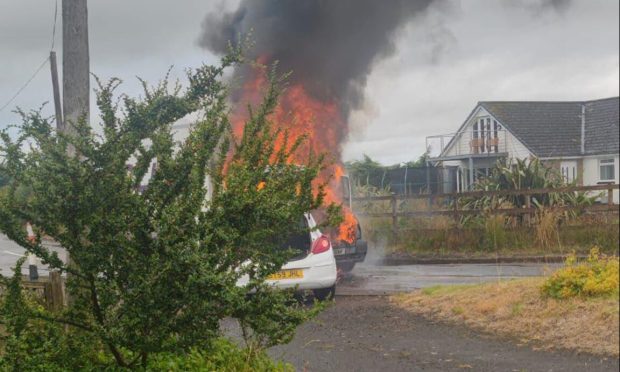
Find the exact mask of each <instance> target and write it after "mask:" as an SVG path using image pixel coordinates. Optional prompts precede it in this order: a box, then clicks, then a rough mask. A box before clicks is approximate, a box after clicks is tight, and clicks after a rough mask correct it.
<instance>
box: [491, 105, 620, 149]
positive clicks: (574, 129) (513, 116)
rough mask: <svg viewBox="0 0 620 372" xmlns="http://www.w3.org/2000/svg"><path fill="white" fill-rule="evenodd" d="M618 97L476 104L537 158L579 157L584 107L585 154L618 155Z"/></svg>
mask: <svg viewBox="0 0 620 372" xmlns="http://www.w3.org/2000/svg"><path fill="white" fill-rule="evenodd" d="M618 104H619V101H618V97H613V98H606V99H599V100H593V101H572V102H540V101H538V102H536V101H533V102H505V101H499V102H497V101H492V102H489V101H487V102H479V105H480V106H482V107H484V108H485V109H486V110H487V111H488V112H489V113H490V114H491V115H493V116H494V117H495V118H496V119H497V120H499V121H500V122H501V123H502V124H503V125H504V126H505V127H506V128H508V129H509V130H510V131H511V133H512V134H513V135H515V137H517V138H518V139H519V140H520V141H521V142H523V144H524V145H525V146H527V147H528V148H529V149H530V150H531V151H532V152H533V153H534V155H536V156H539V157H564V156H579V155H582V152H581V110H582V106H583V105H585V110H586V114H585V117H586V120H585V129H586V131H585V134H586V135H585V155H596V154H610V153H618V148H619V146H618V142H619V140H618V109H619V108H618Z"/></svg>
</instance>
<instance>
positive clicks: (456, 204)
mask: <svg viewBox="0 0 620 372" xmlns="http://www.w3.org/2000/svg"><path fill="white" fill-rule="evenodd" d="M453 204H454V223H455V224H456V227H457V228H458V227H460V226H461V221H459V195H455V196H454V202H453Z"/></svg>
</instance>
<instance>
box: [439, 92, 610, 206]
mask: <svg viewBox="0 0 620 372" xmlns="http://www.w3.org/2000/svg"><path fill="white" fill-rule="evenodd" d="M618 111H619V99H618V97H612V98H606V99H598V100H593V101H583V102H536V101H534V102H479V103H478V104H477V105H476V107H475V108H474V109H473V111H472V112H471V113H470V114H469V116H468V117H467V119H466V120H465V122H464V123H463V124H462V125H461V127H460V128H459V129H458V130H457V131H456V133H453V134H448V135H437V136H431V137H428V138H427V146H431V147H432V148H436V149H437V148H438V149H439V153H438V154H437V155H436V156H432V157H431V159H430V161H431V162H432V163H433V164H435V165H437V166H439V167H442V168H444V169H443V175H444V190H443V191H444V192H452V191H465V190H468V189H470V188H471V186H472V184H473V183H474V182H475V181H476V179H477V178H479V177H480V176H481V175H486V174H488V172H489V170H490V168H492V167H493V166H494V165H495V164H496V162H497V161H498V160H499V159H502V158H503V159H507V160H514V159H525V158H532V157H536V158H539V159H541V160H543V161H545V162H546V163H547V164H551V165H552V166H554V167H556V168H558V170H559V171H561V173H562V175H563V176H564V178H565V179H566V180H567V181H576V183H577V184H579V185H597V184H606V183H616V184H617V183H619V180H618V175H619V174H620V171H619V168H618V167H619V163H620V160H619V158H618V150H619V144H618V143H619V139H618V138H619V135H620V133H619V130H618V127H619V125H618ZM614 200H615V201H616V202H617V201H618V193H617V191H616V192H615V194H614Z"/></svg>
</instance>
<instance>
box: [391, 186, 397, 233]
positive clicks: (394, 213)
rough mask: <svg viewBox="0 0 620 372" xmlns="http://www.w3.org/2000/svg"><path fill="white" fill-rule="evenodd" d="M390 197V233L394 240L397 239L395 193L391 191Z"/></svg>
mask: <svg viewBox="0 0 620 372" xmlns="http://www.w3.org/2000/svg"><path fill="white" fill-rule="evenodd" d="M391 196H392V198H391V199H390V204H391V205H392V235H393V236H394V242H395V243H396V242H397V241H398V215H397V214H396V213H397V211H398V210H397V209H398V208H397V204H396V193H392V195H391Z"/></svg>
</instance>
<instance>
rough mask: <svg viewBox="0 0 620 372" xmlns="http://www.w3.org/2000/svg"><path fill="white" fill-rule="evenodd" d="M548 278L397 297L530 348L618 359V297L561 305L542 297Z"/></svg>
mask: <svg viewBox="0 0 620 372" xmlns="http://www.w3.org/2000/svg"><path fill="white" fill-rule="evenodd" d="M544 280H545V279H544V278H535V279H522V280H512V281H502V282H494V283H487V284H479V285H467V286H437V287H431V288H426V289H423V290H421V291H416V292H414V293H409V294H402V295H397V296H393V297H391V299H390V300H391V302H392V303H393V304H394V305H396V306H398V307H400V308H403V309H406V310H408V311H411V312H414V313H416V314H421V315H424V316H426V317H428V318H431V319H434V320H441V321H447V322H453V323H459V324H464V325H466V326H468V327H470V328H473V329H475V330H478V331H483V332H485V333H491V334H495V335H498V336H501V337H509V338H513V339H516V340H518V342H519V343H521V344H530V345H531V346H533V347H534V348H535V349H545V350H548V349H568V350H573V351H578V352H587V353H591V354H596V355H604V356H615V357H618V348H619V345H618V344H619V341H618V337H619V332H618V329H619V324H618V311H619V306H618V296H617V295H615V296H611V297H607V298H581V297H577V298H570V299H563V300H558V299H554V298H544V297H543V296H541V292H540V288H541V285H542V284H543V282H544Z"/></svg>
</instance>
